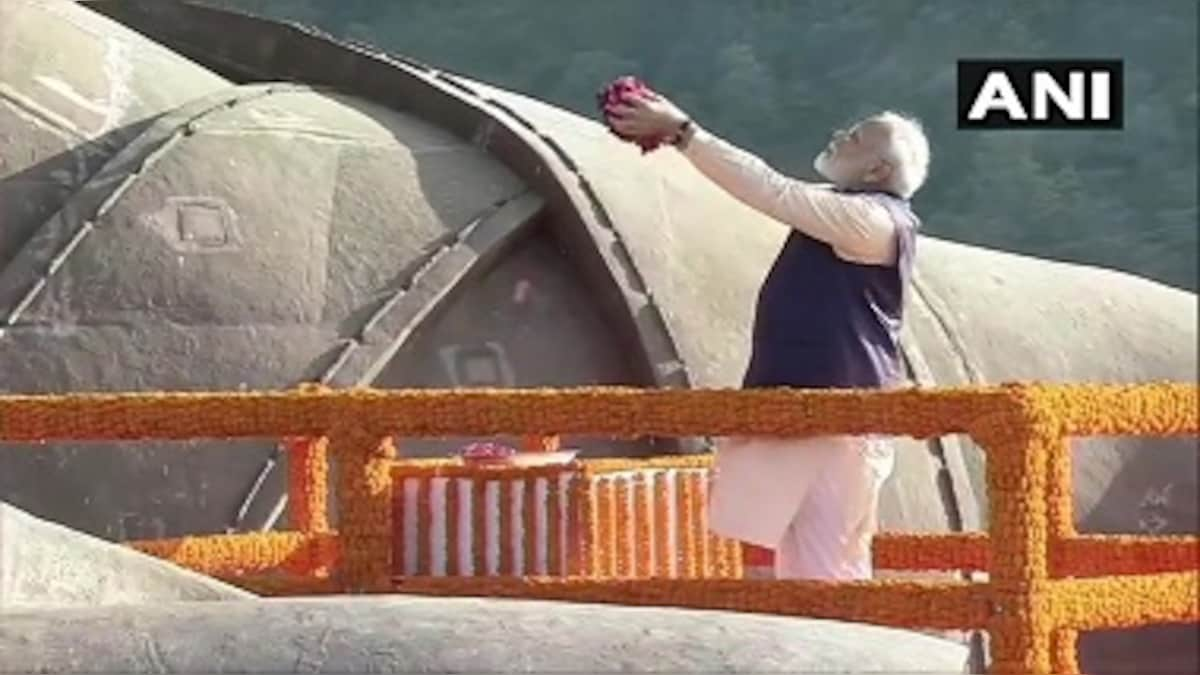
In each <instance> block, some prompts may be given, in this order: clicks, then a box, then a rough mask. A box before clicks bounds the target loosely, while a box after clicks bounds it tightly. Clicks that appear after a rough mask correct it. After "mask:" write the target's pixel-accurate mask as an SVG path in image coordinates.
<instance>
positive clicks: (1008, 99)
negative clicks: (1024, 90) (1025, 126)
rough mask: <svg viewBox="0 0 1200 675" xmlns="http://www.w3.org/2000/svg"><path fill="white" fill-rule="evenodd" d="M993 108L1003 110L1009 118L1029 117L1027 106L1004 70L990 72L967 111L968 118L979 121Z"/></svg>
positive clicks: (1021, 118) (1022, 118)
mask: <svg viewBox="0 0 1200 675" xmlns="http://www.w3.org/2000/svg"><path fill="white" fill-rule="evenodd" d="M992 110H1003V111H1004V112H1005V113H1007V114H1008V117H1009V119H1014V120H1024V119H1028V118H1029V116H1028V115H1027V114H1026V113H1025V107H1024V106H1023V105H1021V99H1020V98H1019V97H1018V96H1017V92H1016V90H1014V89H1013V86H1012V83H1011V82H1009V81H1008V75H1006V74H1004V73H1002V72H993V73H989V74H988V76H987V79H986V80H984V81H983V86H982V87H980V89H979V94H978V95H977V96H976V97H975V102H974V103H972V104H971V110H970V111H968V112H967V118H968V119H971V120H975V121H979V120H982V119H983V118H984V117H986V116H987V114H988V112H990V111H992Z"/></svg>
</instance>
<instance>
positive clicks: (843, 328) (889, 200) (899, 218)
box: [743, 192, 920, 389]
mask: <svg viewBox="0 0 1200 675" xmlns="http://www.w3.org/2000/svg"><path fill="white" fill-rule="evenodd" d="M858 194H861V195H862V198H863V199H874V200H876V201H878V202H879V203H880V204H882V205H883V206H884V207H885V208H887V210H888V212H889V213H890V214H891V215H892V220H893V221H895V223H896V237H897V244H898V246H897V250H898V256H897V262H896V265H895V266H876V265H862V264H855V263H851V262H847V261H845V260H842V259H841V258H839V257H838V256H837V254H835V253H834V250H833V247H832V246H831V245H829V244H826V243H824V242H822V241H820V240H818V239H814V238H812V237H809V236H808V235H806V234H804V233H802V232H800V231H798V230H794V229H793V230H792V232H791V234H790V235H789V236H788V238H787V241H786V242H785V243H784V245H783V249H782V250H781V251H780V253H779V256H778V258H776V260H775V264H774V265H773V266H772V267H771V271H770V273H769V274H768V275H767V278H766V281H765V282H763V286H762V289H761V290H760V291H759V296H758V305H757V307H756V310H755V318H754V337H753V350H752V355H751V358H750V366H749V368H748V369H747V371H746V376H745V379H744V381H743V386H744V387H746V388H760V387H797V388H811V389H818V388H888V387H892V386H896V385H899V384H901V383H902V382H903V381H904V380H905V375H904V366H903V363H902V362H901V356H900V325H901V322H902V320H903V312H904V296H905V289H906V287H907V286H908V281H909V278H910V276H911V274H912V265H913V256H914V254H915V248H916V236H917V229H918V228H919V226H920V221H919V220H918V218H917V216H916V214H914V213H913V211H912V208H911V207H910V205H909V202H908V201H906V200H903V199H900V198H898V197H895V196H892V195H890V194H886V193H881V192H861V193H858Z"/></svg>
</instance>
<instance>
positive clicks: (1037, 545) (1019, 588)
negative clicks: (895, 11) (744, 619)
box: [0, 384, 1200, 673]
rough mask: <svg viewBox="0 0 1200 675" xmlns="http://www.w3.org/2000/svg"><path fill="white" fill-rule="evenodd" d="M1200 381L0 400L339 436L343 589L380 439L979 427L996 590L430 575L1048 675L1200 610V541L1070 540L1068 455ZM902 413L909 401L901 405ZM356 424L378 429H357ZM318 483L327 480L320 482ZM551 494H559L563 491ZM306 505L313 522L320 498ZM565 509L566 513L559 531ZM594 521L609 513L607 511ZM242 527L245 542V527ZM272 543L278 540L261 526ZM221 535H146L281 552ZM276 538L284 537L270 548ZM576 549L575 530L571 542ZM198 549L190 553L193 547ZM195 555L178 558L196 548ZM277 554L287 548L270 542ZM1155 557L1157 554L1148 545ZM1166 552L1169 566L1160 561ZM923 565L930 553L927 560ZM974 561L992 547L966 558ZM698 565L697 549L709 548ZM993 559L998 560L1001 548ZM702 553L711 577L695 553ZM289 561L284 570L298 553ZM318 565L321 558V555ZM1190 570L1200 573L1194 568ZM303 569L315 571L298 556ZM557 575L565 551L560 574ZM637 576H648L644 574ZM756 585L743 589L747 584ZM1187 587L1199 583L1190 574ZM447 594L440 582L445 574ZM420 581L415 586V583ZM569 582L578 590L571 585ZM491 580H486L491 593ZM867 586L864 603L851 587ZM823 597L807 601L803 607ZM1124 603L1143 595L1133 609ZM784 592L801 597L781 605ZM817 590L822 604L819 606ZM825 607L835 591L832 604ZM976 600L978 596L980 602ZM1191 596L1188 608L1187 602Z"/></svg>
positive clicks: (145, 425)
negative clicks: (841, 622) (955, 638)
mask: <svg viewBox="0 0 1200 675" xmlns="http://www.w3.org/2000/svg"><path fill="white" fill-rule="evenodd" d="M1198 410H1200V390H1198V389H1197V387H1195V386H1194V385H1183V384H1161V385H1140V386H1076V385H1068V386H1060V385H1055V386H1040V385H1020V384H1013V385H1005V386H1003V387H991V388H977V389H969V390H945V391H938V392H929V391H922V390H908V391H899V392H796V391H786V390H779V391H767V390H763V391H753V392H738V393H736V394H735V393H730V392H722V391H657V390H655V391H645V390H630V389H613V388H608V389H605V388H597V389H578V390H570V391H559V392H556V391H549V390H509V391H406V392H381V391H373V390H352V391H338V392H331V391H328V390H313V389H311V388H310V389H304V390H301V391H295V392H265V393H247V394H137V395H127V394H84V395H71V396H42V397H38V396H9V397H3V398H0V440H7V441H56V440H75V439H89V440H147V439H156V438H163V439H183V438H196V437H217V438H245V437H261V436H271V435H286V436H301V437H321V436H325V435H328V436H329V437H330V439H331V440H330V445H329V451H330V452H333V453H334V454H335V455H336V456H337V459H338V461H339V463H340V464H339V468H340V469H341V471H340V472H339V485H338V495H339V498H340V500H341V504H340V506H341V507H342V508H341V520H342V523H343V526H342V527H341V535H340V542H341V546H342V548H341V550H342V569H341V572H342V581H343V586H344V588H346V589H349V590H352V591H354V590H365V591H377V590H382V589H386V588H387V587H388V584H387V583H386V580H387V577H388V563H389V560H388V556H389V553H390V551H389V547H388V539H389V537H390V535H391V532H392V527H391V518H392V511H391V509H390V503H389V502H390V499H389V496H390V494H389V493H390V479H389V466H390V461H391V458H392V457H393V456H394V451H390V450H389V449H388V448H389V447H390V446H388V445H386V444H384V445H382V446H381V445H380V444H379V443H378V441H377V439H379V438H382V437H385V436H388V435H390V434H399V435H411V436H438V435H476V434H479V435H485V434H524V435H550V434H554V433H559V432H562V433H577V434H588V435H601V436H611V437H619V438H627V437H636V436H645V435H652V436H691V435H697V434H706V435H713V436H721V435H771V436H785V437H797V436H819V435H827V434H834V433H837V434H851V435H854V434H863V433H877V432H881V433H889V434H894V435H907V436H912V437H915V438H929V437H932V436H937V435H944V434H948V433H969V434H971V435H972V436H973V437H974V438H975V439H976V440H978V441H980V442H981V444H982V445H983V446H984V447H985V448H986V450H987V452H988V458H989V461H988V465H987V467H988V468H987V471H988V486H989V497H990V498H991V501H992V505H993V506H992V514H991V522H990V531H989V536H988V538H987V543H988V548H990V549H991V550H990V559H987V560H986V562H987V563H989V572H990V578H991V580H990V582H989V583H987V584H977V585H974V586H971V587H969V588H965V589H959V588H955V587H946V586H941V587H937V588H933V587H921V588H914V589H913V591H912V593H911V595H906V594H904V593H885V594H881V595H878V593H879V591H878V590H875V591H874V593H869V594H866V595H864V596H860V595H856V593H859V592H860V591H861V590H862V589H861V587H856V586H854V585H837V586H831V587H830V588H828V589H827V590H828V593H827V594H825V593H824V592H823V591H818V590H815V587H803V589H804V592H805V593H810V594H814V595H801V594H799V593H798V592H797V591H795V589H797V588H802V587H793V589H792V592H789V591H788V590H787V589H784V588H782V587H779V588H775V587H770V590H769V591H768V590H767V587H763V586H754V585H752V584H753V583H766V582H743V581H731V582H729V583H731V584H733V585H732V586H728V587H727V586H722V585H720V584H719V581H718V580H705V581H704V584H705V585H702V586H694V587H686V588H687V590H681V588H682V587H680V586H679V585H678V583H677V582H685V581H687V580H654V581H653V582H652V583H653V584H657V585H652V586H647V585H645V584H641V585H637V586H636V587H634V586H621V585H620V584H616V585H614V584H612V583H603V581H604V580H592V581H593V584H592V585H587V584H582V585H580V584H568V585H565V586H553V585H551V586H537V585H535V586H528V584H526V585H515V586H514V585H513V583H515V582H510V581H504V580H500V579H493V580H474V581H472V580H469V579H451V580H422V581H421V582H420V583H429V584H431V585H436V584H437V583H442V582H445V583H446V584H447V585H446V586H445V589H446V590H447V591H448V592H449V591H453V590H454V589H457V588H459V587H460V586H457V585H455V584H460V583H461V584H466V585H471V584H476V585H478V583H479V582H481V581H485V582H491V583H492V584H493V585H492V586H490V587H487V593H488V594H493V595H496V594H501V595H502V594H504V593H508V592H511V593H517V592H520V593H522V594H523V595H528V594H529V593H530V592H531V590H530V589H531V588H532V589H534V590H536V591H537V592H538V593H543V592H548V591H546V589H550V591H552V592H551V594H552V595H553V594H559V595H565V596H570V597H595V598H596V599H603V598H607V599H609V600H612V599H614V598H616V599H618V600H627V601H629V602H635V603H642V602H649V601H655V602H657V601H664V602H666V601H670V600H677V601H680V602H683V601H686V602H690V603H700V602H706V603H708V604H709V605H721V606H726V607H744V608H751V609H760V610H762V609H765V610H766V611H773V612H777V613H790V612H791V611H795V609H796V608H807V609H809V610H811V611H806V612H805V613H806V614H810V615H818V616H819V615H822V612H825V613H826V614H838V616H843V615H846V616H845V618H851V619H856V620H868V621H873V622H876V623H889V622H896V625H913V624H914V623H926V624H928V623H929V622H928V621H924V620H923V619H919V618H918V617H923V616H925V617H927V616H928V615H929V613H932V614H935V615H936V616H935V618H934V619H932V620H931V621H932V622H933V623H937V624H939V625H940V626H941V627H946V628H963V627H978V626H980V625H982V626H983V627H985V628H986V629H987V630H988V631H989V632H990V633H991V635H992V643H991V649H992V656H993V666H992V667H993V671H994V672H997V673H1015V672H1021V673H1026V672H1035V673H1045V672H1050V670H1051V669H1052V668H1055V667H1067V668H1073V667H1074V664H1073V659H1072V658H1071V653H1072V652H1073V648H1074V645H1073V641H1074V639H1075V636H1076V635H1077V631H1078V630H1087V629H1091V628H1095V627H1099V626H1101V625H1103V626H1110V625H1113V624H1116V625H1117V626H1132V625H1141V624H1143V623H1146V622H1160V621H1196V620H1197V616H1196V612H1195V604H1196V600H1197V598H1196V597H1195V595H1194V589H1195V585H1196V582H1197V577H1196V573H1195V566H1196V562H1195V560H1194V558H1193V559H1192V560H1190V561H1189V560H1187V559H1186V556H1187V555H1188V554H1189V552H1192V551H1194V550H1195V548H1194V547H1195V543H1194V540H1195V538H1181V539H1182V542H1180V541H1171V542H1163V541H1159V540H1155V541H1152V542H1149V543H1148V542H1147V540H1146V539H1144V538H1124V539H1100V538H1071V537H1072V535H1073V534H1074V533H1073V526H1072V523H1071V522H1070V513H1069V507H1070V501H1069V495H1070V488H1069V478H1070V476H1069V472H1070V470H1069V457H1068V455H1069V453H1068V452H1066V451H1065V448H1066V441H1065V440H1064V439H1065V438H1067V437H1069V436H1085V435H1129V434H1141V435H1147V434H1150V435H1180V434H1187V433H1193V434H1194V433H1196V432H1197V431H1200V429H1198V427H1200V424H1198V417H1200V413H1198ZM900 411H903V413H901V412H900ZM347 420H354V421H355V422H357V423H360V424H362V426H361V427H358V428H353V429H347V428H346V426H345V425H346V424H347ZM308 480H314V481H315V480H319V478H317V477H315V476H314V477H312V478H310V479H308ZM681 483H682V486H681V487H682V488H683V489H682V490H681V491H680V494H679V495H678V497H679V504H680V507H681V510H680V513H681V514H682V516H683V517H682V518H681V520H682V521H683V522H697V523H700V522H702V521H703V516H704V509H703V505H702V504H698V503H697V501H696V497H697V496H698V495H697V494H696V488H695V486H694V485H693V484H692V481H686V480H685V481H681ZM299 496H300V497H301V499H299V500H298V501H301V502H302V505H301V506H299V507H298V512H299V513H298V514H297V516H296V521H297V522H301V521H304V520H305V519H307V520H308V521H309V526H310V527H316V524H315V522H314V521H316V520H317V519H318V518H319V517H318V516H317V515H316V513H317V512H318V511H319V509H315V508H311V507H313V502H314V501H315V500H316V499H317V497H316V491H313V493H312V494H311V495H304V494H303V493H300V494H299ZM557 498H558V496H557V491H556V490H551V491H550V501H552V502H553V501H555V500H557ZM305 509H308V513H307V514H305V513H304V510H305ZM558 517H559V516H558V512H557V509H554V511H553V512H552V513H551V522H552V523H554V525H553V526H554V527H555V532H554V536H551V537H549V540H550V542H551V546H552V548H553V547H554V546H555V544H556V543H557V542H558V539H559V535H558V529H557V526H558V525H559V523H557V522H555V521H556V520H557V519H558ZM592 520H593V521H594V519H592ZM683 535H684V536H683V537H681V538H683V539H685V540H687V539H688V538H689V536H690V537H691V538H692V539H693V541H690V542H689V541H685V545H684V546H683V549H684V551H685V552H691V553H699V552H701V551H704V549H705V548H707V546H708V544H709V543H710V542H709V541H707V538H706V537H703V536H701V537H699V539H700V541H696V540H695V539H696V536H695V535H696V533H695V532H693V531H692V530H691V529H690V528H685V529H684V532H683ZM239 536H240V535H239ZM248 536H252V537H253V536H263V537H270V536H273V535H248ZM251 541H253V540H245V543H241V544H237V545H232V544H230V543H229V541H228V540H225V541H223V540H221V539H220V538H217V537H212V538H207V539H206V540H205V543H204V544H200V543H193V544H189V545H186V546H185V545H183V544H178V548H176V549H174V550H172V549H171V548H170V547H169V546H168V547H167V548H166V549H164V548H161V547H156V546H154V545H147V544H145V543H143V544H140V545H139V546H147V547H148V549H150V550H152V552H156V554H161V555H164V556H165V557H169V556H172V555H174V556H176V557H180V558H181V559H183V560H187V561H188V564H189V566H194V567H197V568H201V569H203V568H206V567H207V568H210V569H211V568H214V567H229V566H233V567H235V568H236V569H239V570H250V569H253V568H254V567H255V566H256V565H268V564H270V563H271V561H272V560H274V559H275V558H277V557H279V555H281V554H280V553H263V551H264V550H268V549H271V547H272V546H274V544H271V545H270V546H268V545H267V544H264V543H261V542H257V543H250V542H251ZM264 541H267V540H264ZM563 543H565V542H563ZM189 546H190V548H189ZM1089 547H1090V549H1091V550H1097V549H1099V550H1101V551H1103V552H1104V555H1105V556H1107V555H1108V552H1109V551H1112V550H1117V551H1124V554H1120V555H1118V557H1119V559H1120V560H1121V562H1120V564H1119V565H1116V566H1117V567H1120V568H1122V569H1128V570H1129V571H1137V572H1145V571H1147V570H1152V571H1161V572H1163V573H1161V574H1154V575H1150V576H1135V577H1107V578H1099V579H1061V578H1057V577H1058V576H1059V575H1061V574H1064V573H1068V572H1071V571H1074V572H1088V570H1085V569H1082V567H1081V566H1080V565H1078V563H1076V562H1072V560H1073V558H1074V557H1076V556H1078V555H1080V554H1079V552H1080V551H1083V550H1088V549H1089ZM183 550H187V551H190V553H188V554H181V553H180V551H183ZM272 550H273V549H272ZM1152 551H1153V552H1154V553H1151V552H1152ZM1164 552H1169V554H1168V558H1169V559H1168V560H1166V561H1164V560H1163V557H1162V556H1161V555H1159V554H1160V553H1164ZM908 553H909V554H913V555H911V556H910V557H914V558H915V557H917V555H916V554H914V552H912V551H909V552H908ZM956 555H958V556H959V557H960V558H961V559H962V560H956V561H955V562H956V563H960V562H963V561H964V560H965V559H966V558H968V557H971V556H977V555H978V552H977V551H976V552H974V553H971V554H970V555H964V554H963V553H962V552H961V551H959V552H958V553H956ZM686 557H688V559H687V560H686V561H685V562H686V564H687V565H686V566H687V568H688V569H687V570H686V571H687V572H688V573H689V574H691V575H694V574H703V575H707V574H709V573H710V566H711V563H710V561H709V560H710V557H709V556H708V555H706V554H705V553H701V554H700V555H699V556H696V555H691V556H686ZM697 558H700V560H697ZM985 558H987V556H986V554H985ZM698 562H699V563H700V566H699V569H697V568H696V567H697V563H698ZM281 564H282V563H281ZM310 566H311V565H310ZM1180 566H1186V567H1185V569H1186V570H1188V571H1181V570H1178V569H1177V568H1178V567H1180ZM301 567H303V565H301ZM558 567H559V565H558V561H557V559H555V561H554V564H553V565H552V570H554V569H557V568H558ZM629 583H636V582H629ZM738 584H744V585H738ZM1189 584H1190V586H1189ZM431 587H432V586H431ZM406 588H413V586H406ZM564 589H565V590H564ZM477 590H478V589H477ZM859 597H870V598H871V602H870V603H866V602H864V603H862V605H861V606H859V605H858V604H856V602H855V601H853V599H854V598H859ZM951 597H952V598H953V599H954V602H956V603H958V607H959V608H960V609H962V608H963V607H964V606H966V605H970V606H971V607H972V608H974V609H973V610H972V611H976V612H977V611H978V607H976V605H977V604H978V603H977V602H976V601H978V600H979V599H980V598H986V599H987V603H986V606H987V607H989V608H990V610H989V612H988V615H987V616H986V617H984V619H983V620H982V621H976V619H979V618H980V617H979V616H978V615H977V614H970V613H969V617H967V618H966V619H964V617H962V616H956V617H954V619H955V620H954V621H951V620H950V619H949V618H947V617H949V615H950V614H951V612H950V611H949V610H947V611H945V612H944V613H942V612H940V610H939V611H934V610H937V609H938V608H939V607H941V605H938V604H937V602H941V600H935V598H942V599H943V600H944V599H947V598H951ZM806 598H807V599H806ZM1114 598H1124V599H1128V600H1130V601H1132V602H1134V604H1132V605H1129V606H1128V607H1127V608H1125V609H1121V608H1120V607H1119V606H1118V605H1117V604H1114V603H1115V600H1114ZM784 600H786V601H787V603H789V605H788V606H786V607H785V606H781V605H780V603H781V602H783V601H784ZM818 600H819V601H818ZM821 603H829V606H828V607H826V606H825V605H823V604H821ZM972 603H975V604H972ZM1189 603H1190V604H1189Z"/></svg>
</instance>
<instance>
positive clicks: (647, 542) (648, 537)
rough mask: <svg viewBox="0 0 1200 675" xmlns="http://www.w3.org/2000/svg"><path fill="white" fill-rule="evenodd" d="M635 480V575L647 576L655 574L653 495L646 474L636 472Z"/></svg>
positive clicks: (633, 479) (633, 480)
mask: <svg viewBox="0 0 1200 675" xmlns="http://www.w3.org/2000/svg"><path fill="white" fill-rule="evenodd" d="M632 482H633V524H634V531H633V539H634V558H633V559H634V563H635V564H634V567H633V575H634V576H635V577H639V578H645V577H649V576H652V575H653V574H654V530H653V527H654V521H653V520H651V519H652V518H653V517H654V515H653V514H654V509H653V506H652V504H653V502H652V501H651V499H652V498H653V495H652V494H651V492H650V485H649V484H648V483H647V481H646V476H645V474H635V475H634V476H633V478H632Z"/></svg>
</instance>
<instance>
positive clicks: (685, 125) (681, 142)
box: [671, 118, 695, 150]
mask: <svg viewBox="0 0 1200 675" xmlns="http://www.w3.org/2000/svg"><path fill="white" fill-rule="evenodd" d="M694 128H695V125H694V124H692V120H691V118H688V119H685V120H684V121H682V122H680V123H679V127H678V129H676V131H675V135H674V136H672V137H671V145H674V146H675V147H677V148H679V149H680V150H683V149H684V148H686V147H687V144H688V141H690V140H691V139H692V130H693V129H694Z"/></svg>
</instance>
